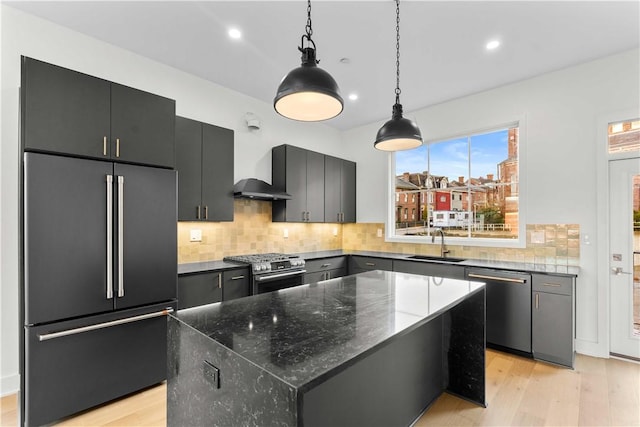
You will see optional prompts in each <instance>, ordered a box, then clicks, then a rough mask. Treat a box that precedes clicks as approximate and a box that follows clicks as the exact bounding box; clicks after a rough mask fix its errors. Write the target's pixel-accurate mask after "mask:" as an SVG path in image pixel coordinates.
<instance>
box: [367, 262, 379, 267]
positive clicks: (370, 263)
mask: <svg viewBox="0 0 640 427" xmlns="http://www.w3.org/2000/svg"><path fill="white" fill-rule="evenodd" d="M364 265H368V266H369V267H375V266H376V265H375V263H373V262H365V263H364Z"/></svg>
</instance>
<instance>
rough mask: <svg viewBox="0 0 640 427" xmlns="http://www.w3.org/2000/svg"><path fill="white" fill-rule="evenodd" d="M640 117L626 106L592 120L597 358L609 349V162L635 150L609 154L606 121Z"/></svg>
mask: <svg viewBox="0 0 640 427" xmlns="http://www.w3.org/2000/svg"><path fill="white" fill-rule="evenodd" d="M637 117H640V110H639V109H637V108H635V109H627V110H619V111H612V112H609V113H606V114H603V115H601V116H599V117H598V119H597V120H596V125H597V127H598V128H597V133H596V135H597V138H598V139H597V147H596V153H597V155H596V157H597V159H596V160H597V176H598V180H597V184H596V201H597V203H596V205H597V210H596V217H597V220H598V226H597V230H598V231H597V236H598V245H597V260H598V261H597V279H598V285H597V286H598V312H597V316H598V321H597V324H598V342H596V343H593V344H594V345H593V347H592V348H590V349H589V350H588V351H585V353H587V354H592V355H594V356H597V357H604V358H609V357H610V355H609V351H610V349H611V343H610V340H611V298H610V288H611V274H610V271H609V254H610V253H611V247H610V244H609V230H610V223H611V218H610V215H609V209H610V203H609V161H610V160H621V159H629V158H635V157H638V153H617V154H609V151H608V131H607V128H608V124H609V123H612V122H617V121H622V120H627V119H631V118H637Z"/></svg>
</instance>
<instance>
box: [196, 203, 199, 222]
mask: <svg viewBox="0 0 640 427" xmlns="http://www.w3.org/2000/svg"><path fill="white" fill-rule="evenodd" d="M196 219H200V205H198V206H196Z"/></svg>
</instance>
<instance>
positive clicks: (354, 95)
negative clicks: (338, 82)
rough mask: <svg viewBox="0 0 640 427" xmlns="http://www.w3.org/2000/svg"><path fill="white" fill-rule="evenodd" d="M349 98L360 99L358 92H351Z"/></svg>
mask: <svg viewBox="0 0 640 427" xmlns="http://www.w3.org/2000/svg"><path fill="white" fill-rule="evenodd" d="M349 99H350V100H352V101H355V100H356V99H358V94H357V93H350V94H349Z"/></svg>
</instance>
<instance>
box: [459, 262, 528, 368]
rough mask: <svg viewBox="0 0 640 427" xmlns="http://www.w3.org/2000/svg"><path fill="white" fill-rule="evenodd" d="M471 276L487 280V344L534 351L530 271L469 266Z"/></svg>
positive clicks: (468, 273)
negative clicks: (532, 347) (532, 348)
mask: <svg viewBox="0 0 640 427" xmlns="http://www.w3.org/2000/svg"><path fill="white" fill-rule="evenodd" d="M466 277H467V279H469V280H475V281H480V282H485V284H486V291H487V294H486V306H487V308H486V329H487V346H488V347H493V348H497V349H500V350H509V351H512V352H516V353H518V352H520V353H525V354H526V355H529V356H530V355H531V274H529V273H523V272H518V271H504V270H492V269H487V268H468V269H467V270H466Z"/></svg>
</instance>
